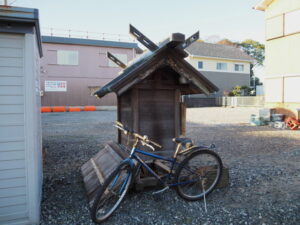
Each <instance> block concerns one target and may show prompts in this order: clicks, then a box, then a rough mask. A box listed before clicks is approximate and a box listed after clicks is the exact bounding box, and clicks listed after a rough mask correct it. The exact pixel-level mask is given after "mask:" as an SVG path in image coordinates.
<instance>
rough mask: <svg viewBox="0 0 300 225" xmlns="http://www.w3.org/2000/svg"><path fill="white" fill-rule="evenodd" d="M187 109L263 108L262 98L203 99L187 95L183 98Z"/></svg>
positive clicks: (263, 101)
mask: <svg viewBox="0 0 300 225" xmlns="http://www.w3.org/2000/svg"><path fill="white" fill-rule="evenodd" d="M184 102H185V104H186V105H187V107H212V106H224V107H264V103H265V99H264V96H235V97H225V96H223V97H203V96H197V95H187V96H185V97H184Z"/></svg>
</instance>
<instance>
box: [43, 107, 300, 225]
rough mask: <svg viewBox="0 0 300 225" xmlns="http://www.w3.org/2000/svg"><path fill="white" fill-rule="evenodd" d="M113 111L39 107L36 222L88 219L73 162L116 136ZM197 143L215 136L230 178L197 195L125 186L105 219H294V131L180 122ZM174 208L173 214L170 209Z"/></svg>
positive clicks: (298, 204)
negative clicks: (188, 197)
mask: <svg viewBox="0 0 300 225" xmlns="http://www.w3.org/2000/svg"><path fill="white" fill-rule="evenodd" d="M115 119H116V113H115V112H114V111H103V112H90V113H74V114H73V113H72V114H70V113H66V114H59V115H58V114H57V115H55V114H53V115H43V145H44V148H46V156H45V157H46V160H45V164H44V186H43V201H42V221H41V224H93V223H92V222H91V220H90V215H89V209H88V207H87V200H86V197H85V190H84V188H83V182H82V177H81V173H80V167H81V165H82V164H83V163H85V162H86V161H87V160H88V159H89V158H90V157H92V156H93V155H94V154H95V153H97V152H98V151H99V150H100V149H101V148H102V147H103V146H104V144H105V143H106V142H108V141H110V140H116V130H115V129H114V128H113V127H112V124H113V121H114V120H115ZM187 136H189V137H191V138H192V139H193V140H194V141H195V143H196V144H201V145H210V144H211V143H214V144H215V145H216V146H217V147H216V149H215V151H216V152H218V154H219V155H220V156H221V158H222V159H223V162H224V163H225V164H227V165H228V166H229V168H230V186H229V187H227V188H224V189H220V190H217V191H215V192H213V193H212V194H211V196H209V198H208V199H207V201H208V213H207V214H206V213H205V212H204V210H203V202H202V201H198V202H186V201H184V200H182V199H181V198H179V197H178V196H177V194H176V192H175V191H172V190H170V191H167V192H165V193H163V194H160V195H154V196H153V195H151V193H149V192H146V193H131V194H130V195H129V196H128V198H127V199H126V200H125V202H124V204H123V205H122V207H121V208H120V209H119V210H118V211H117V213H116V214H115V216H113V217H112V218H111V219H109V220H108V221H107V223H105V224H230V223H232V224H240V223H243V224H245V222H247V224H262V223H266V224H283V223H285V224H296V223H297V221H300V215H299V210H300V190H299V188H297V187H299V186H300V179H299V178H300V177H299V174H300V165H299V161H300V142H299V140H300V132H297V131H296V132H295V131H288V130H275V129H273V128H270V127H251V126H248V125H242V124H234V125H233V124H222V125H218V124H212V125H210V124H201V123H199V124H198V123H187ZM174 215H175V216H174Z"/></svg>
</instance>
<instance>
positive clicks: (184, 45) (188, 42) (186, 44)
mask: <svg viewBox="0 0 300 225" xmlns="http://www.w3.org/2000/svg"><path fill="white" fill-rule="evenodd" d="M199 37H200V32H199V31H197V32H196V33H194V34H193V35H192V36H190V37H189V38H187V39H186V40H185V42H184V43H182V45H181V47H182V48H183V49H185V48H187V47H189V46H190V45H191V44H192V43H194V42H195V41H197V40H198V39H199Z"/></svg>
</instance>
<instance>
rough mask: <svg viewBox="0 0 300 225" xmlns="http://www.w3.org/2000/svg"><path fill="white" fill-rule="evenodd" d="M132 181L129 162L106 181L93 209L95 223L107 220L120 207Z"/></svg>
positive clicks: (122, 165) (119, 167)
mask: <svg viewBox="0 0 300 225" xmlns="http://www.w3.org/2000/svg"><path fill="white" fill-rule="evenodd" d="M131 180H132V170H131V168H130V166H129V164H128V163H127V162H124V163H121V164H120V165H119V166H118V168H117V169H116V170H115V171H114V172H113V173H112V174H111V175H110V176H109V177H108V178H107V179H106V181H105V182H104V184H103V186H102V187H101V188H100V189H99V192H98V193H97V196H96V198H95V201H94V204H93V207H92V210H91V212H92V219H93V221H94V222H95V223H101V222H103V221H105V220H107V219H108V218H109V217H110V216H111V215H112V213H113V212H114V211H115V210H116V209H117V208H118V207H119V206H120V204H121V202H122V200H123V199H124V197H125V195H126V193H127V191H128V189H129V186H130V183H131Z"/></svg>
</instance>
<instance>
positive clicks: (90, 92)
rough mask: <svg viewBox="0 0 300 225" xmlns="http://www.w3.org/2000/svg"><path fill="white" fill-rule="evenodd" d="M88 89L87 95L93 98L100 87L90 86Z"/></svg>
mask: <svg viewBox="0 0 300 225" xmlns="http://www.w3.org/2000/svg"><path fill="white" fill-rule="evenodd" d="M88 88H89V94H90V96H94V93H95V92H96V91H98V90H99V89H100V88H101V87H100V86H92V87H88Z"/></svg>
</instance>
